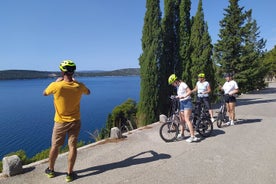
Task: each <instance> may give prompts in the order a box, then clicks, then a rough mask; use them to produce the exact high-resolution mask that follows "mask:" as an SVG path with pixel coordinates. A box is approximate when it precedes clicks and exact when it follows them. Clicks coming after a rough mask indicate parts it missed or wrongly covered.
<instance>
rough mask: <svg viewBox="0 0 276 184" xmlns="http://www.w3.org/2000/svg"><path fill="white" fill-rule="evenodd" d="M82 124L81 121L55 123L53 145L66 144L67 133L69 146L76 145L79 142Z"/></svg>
mask: <svg viewBox="0 0 276 184" xmlns="http://www.w3.org/2000/svg"><path fill="white" fill-rule="evenodd" d="M80 126H81V122H80V121H75V122H65V123H55V125H54V129H53V134H52V146H54V147H60V146H62V145H63V144H64V141H65V138H66V134H68V146H69V147H76V146H77V143H78V136H79V132H80Z"/></svg>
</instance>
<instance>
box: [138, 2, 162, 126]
mask: <svg viewBox="0 0 276 184" xmlns="http://www.w3.org/2000/svg"><path fill="white" fill-rule="evenodd" d="M161 48H162V32H161V11H160V1H159V0H147V2H146V14H145V17H144V26H143V35H142V50H143V53H142V54H141V56H140V58H139V64H140V78H141V84H140V100H139V104H138V112H137V120H138V126H143V125H147V124H151V123H154V122H156V121H157V120H158V116H159V109H158V107H159V104H158V103H159V90H160V81H159V80H158V79H159V73H158V71H159V68H158V67H159V64H160V55H161Z"/></svg>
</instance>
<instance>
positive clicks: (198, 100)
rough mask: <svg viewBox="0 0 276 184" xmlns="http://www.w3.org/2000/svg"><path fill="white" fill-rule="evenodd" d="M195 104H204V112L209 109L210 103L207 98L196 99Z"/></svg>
mask: <svg viewBox="0 0 276 184" xmlns="http://www.w3.org/2000/svg"><path fill="white" fill-rule="evenodd" d="M197 102H200V103H202V102H203V103H204V105H205V107H206V110H209V109H211V103H210V98H209V97H197Z"/></svg>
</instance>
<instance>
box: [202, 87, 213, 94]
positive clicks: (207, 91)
mask: <svg viewBox="0 0 276 184" xmlns="http://www.w3.org/2000/svg"><path fill="white" fill-rule="evenodd" d="M210 92H211V87H210V85H208V86H207V90H206V91H204V92H203V94H208V93H210Z"/></svg>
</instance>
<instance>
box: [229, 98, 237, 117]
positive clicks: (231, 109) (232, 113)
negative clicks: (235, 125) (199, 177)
mask: <svg viewBox="0 0 276 184" xmlns="http://www.w3.org/2000/svg"><path fill="white" fill-rule="evenodd" d="M235 105H236V103H235V102H231V103H229V117H230V118H231V120H233V121H234V120H235Z"/></svg>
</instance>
